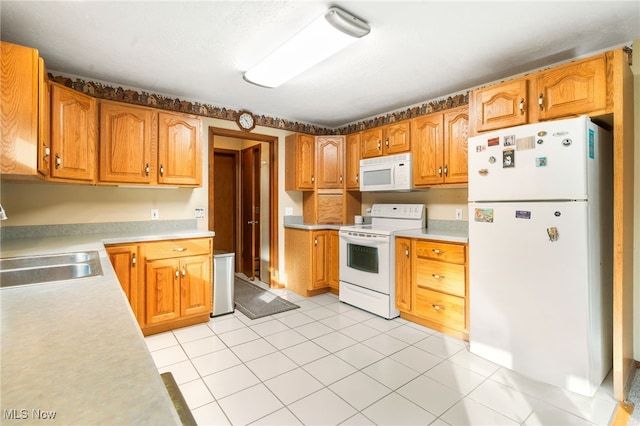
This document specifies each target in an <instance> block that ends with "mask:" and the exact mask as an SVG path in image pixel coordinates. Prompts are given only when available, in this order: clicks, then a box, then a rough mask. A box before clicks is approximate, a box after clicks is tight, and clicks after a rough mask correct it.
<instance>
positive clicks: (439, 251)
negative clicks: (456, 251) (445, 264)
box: [431, 249, 445, 254]
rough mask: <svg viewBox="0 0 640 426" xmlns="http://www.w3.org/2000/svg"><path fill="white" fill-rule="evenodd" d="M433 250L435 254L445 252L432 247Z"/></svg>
mask: <svg viewBox="0 0 640 426" xmlns="http://www.w3.org/2000/svg"><path fill="white" fill-rule="evenodd" d="M431 251H432V252H434V253H435V254H444V252H445V251H444V250H439V249H431Z"/></svg>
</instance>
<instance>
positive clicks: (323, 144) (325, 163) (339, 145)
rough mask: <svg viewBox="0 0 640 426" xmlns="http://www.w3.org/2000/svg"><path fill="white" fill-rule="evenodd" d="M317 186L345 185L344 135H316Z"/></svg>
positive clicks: (339, 186)
mask: <svg viewBox="0 0 640 426" xmlns="http://www.w3.org/2000/svg"><path fill="white" fill-rule="evenodd" d="M316 174H317V180H316V188H317V189H331V188H343V187H344V136H318V137H316Z"/></svg>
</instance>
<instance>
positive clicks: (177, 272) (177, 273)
mask: <svg viewBox="0 0 640 426" xmlns="http://www.w3.org/2000/svg"><path fill="white" fill-rule="evenodd" d="M178 278H180V271H178V268H176V279H178Z"/></svg>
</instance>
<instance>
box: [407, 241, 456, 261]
mask: <svg viewBox="0 0 640 426" xmlns="http://www.w3.org/2000/svg"><path fill="white" fill-rule="evenodd" d="M416 255H417V256H418V257H419V258H420V257H422V258H428V259H437V260H442V261H444V262H452V263H459V264H463V263H464V262H465V246H463V245H457V244H448V243H438V242H435V241H420V240H418V241H416Z"/></svg>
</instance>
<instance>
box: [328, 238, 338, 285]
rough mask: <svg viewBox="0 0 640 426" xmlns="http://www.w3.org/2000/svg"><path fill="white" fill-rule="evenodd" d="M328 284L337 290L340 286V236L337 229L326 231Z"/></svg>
mask: <svg viewBox="0 0 640 426" xmlns="http://www.w3.org/2000/svg"><path fill="white" fill-rule="evenodd" d="M328 238H329V244H328V246H327V251H328V260H329V286H330V287H331V288H332V289H333V290H335V292H336V293H337V292H338V289H339V288H340V237H339V235H338V231H328Z"/></svg>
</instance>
